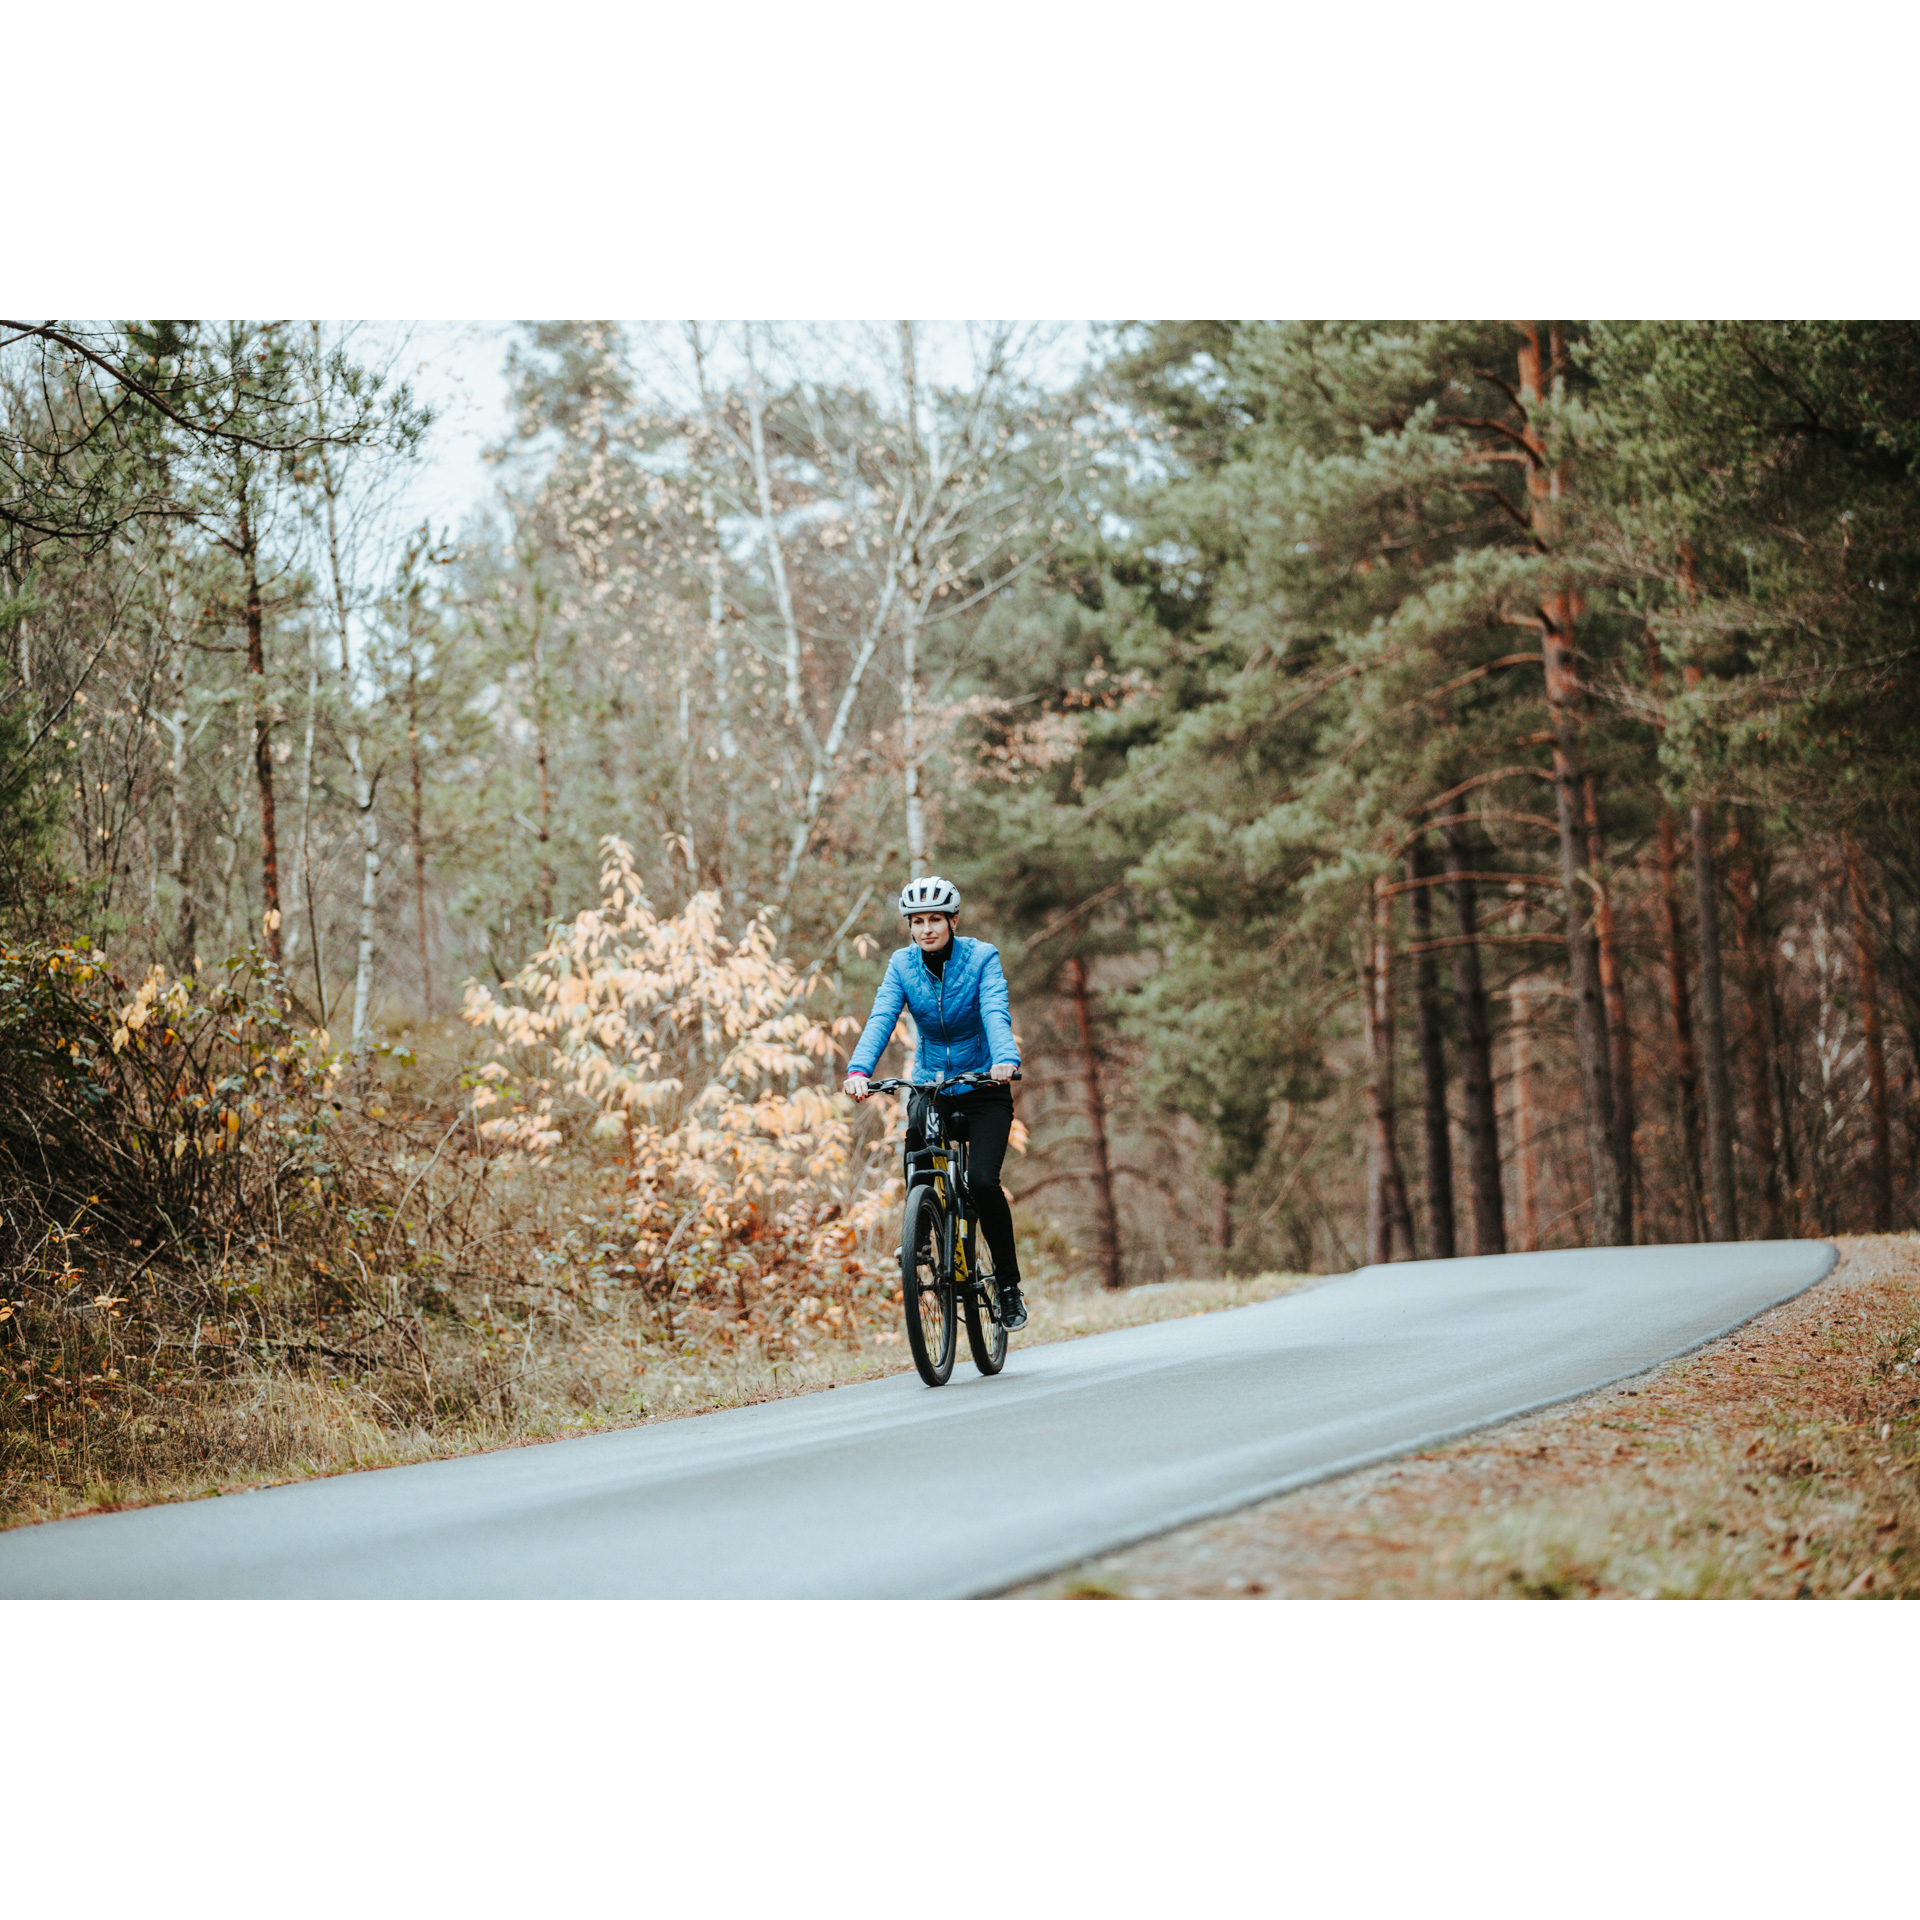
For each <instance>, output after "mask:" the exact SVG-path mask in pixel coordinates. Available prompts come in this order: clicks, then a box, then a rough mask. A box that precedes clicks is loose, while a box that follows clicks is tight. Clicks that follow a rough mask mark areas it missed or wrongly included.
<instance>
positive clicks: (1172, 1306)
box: [0, 1248, 1315, 1526]
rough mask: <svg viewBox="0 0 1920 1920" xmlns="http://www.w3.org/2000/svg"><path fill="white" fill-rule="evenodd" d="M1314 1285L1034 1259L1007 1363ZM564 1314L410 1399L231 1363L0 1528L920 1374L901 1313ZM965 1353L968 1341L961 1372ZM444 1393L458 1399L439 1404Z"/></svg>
mask: <svg viewBox="0 0 1920 1920" xmlns="http://www.w3.org/2000/svg"><path fill="white" fill-rule="evenodd" d="M1064 1251H1065V1249H1064V1248H1062V1249H1060V1252H1064ZM1314 1283H1315V1282H1314V1280H1313V1278H1312V1276H1307V1275H1298V1274H1260V1275H1257V1276H1255V1277H1252V1278H1248V1279H1218V1280H1192V1281H1174V1282H1167V1283H1163V1284H1161V1285H1158V1286H1151V1287H1138V1288H1130V1289H1127V1290H1125V1291H1122V1292H1120V1293H1111V1294H1110V1293H1104V1292H1102V1291H1100V1290H1099V1289H1098V1288H1096V1287H1094V1286H1092V1285H1091V1284H1090V1283H1089V1282H1088V1281H1087V1280H1086V1279H1085V1278H1084V1277H1082V1276H1080V1275H1079V1274H1078V1273H1077V1272H1076V1271H1075V1270H1074V1269H1073V1268H1072V1267H1070V1266H1068V1265H1067V1264H1065V1263H1064V1262H1063V1261H1062V1259H1061V1258H1060V1257H1059V1255H1058V1254H1057V1253H1056V1254H1052V1255H1050V1254H1048V1253H1047V1252H1045V1251H1041V1250H1036V1253H1035V1255H1034V1257H1033V1260H1032V1262H1031V1264H1030V1274H1029V1285H1028V1287H1027V1297H1028V1301H1029V1305H1030V1309H1031V1318H1030V1320H1029V1323H1028V1326H1027V1328H1026V1330H1025V1331H1024V1332H1022V1333H1021V1334H1020V1335H1018V1336H1017V1338H1016V1343H1015V1344H1016V1353H1017V1349H1018V1348H1019V1347H1020V1346H1032V1345H1035V1344H1039V1343H1042V1342H1046V1341H1052V1340H1071V1339H1077V1338H1080V1337H1082V1336H1084V1335H1087V1334H1092V1333H1102V1332H1106V1331H1108V1330H1109V1329H1111V1328H1114V1327H1123V1326H1138V1325H1143V1324H1145V1323H1147V1322H1149V1321H1154V1320H1166V1319H1172V1318H1177V1317H1179V1316H1181V1315H1183V1314H1193V1313H1208V1312H1214V1311H1217V1310H1219V1309H1221V1308H1224V1307H1234V1306H1243V1305H1246V1304H1247V1303H1249V1302H1251V1301H1255V1300H1266V1299H1272V1298H1274V1297H1275V1296H1277V1295H1279V1294H1282V1293H1287V1292H1291V1291H1293V1290H1294V1289H1296V1288H1299V1287H1303V1286H1309V1285H1312V1284H1314ZM492 1304H493V1303H492V1302H491V1301H489V1302H487V1305H486V1309H485V1313H487V1314H491V1310H492ZM572 1305H573V1309H574V1310H573V1311H572V1312H570V1313H562V1312H561V1311H560V1310H559V1308H558V1307H557V1306H555V1307H553V1308H552V1311H551V1312H550V1313H549V1314H547V1315H545V1316H544V1317H543V1316H542V1315H540V1314H538V1313H530V1314H527V1315H526V1316H525V1317H524V1318H520V1319H509V1318H507V1317H506V1315H505V1313H504V1312H502V1313H501V1314H499V1315H495V1316H493V1317H491V1318H488V1317H475V1318H474V1319H472V1320H471V1321H461V1322H459V1323H455V1322H452V1321H447V1322H445V1323H444V1324H442V1325H440V1326H437V1327H434V1328H431V1329H429V1338H428V1340H427V1343H426V1351H427V1353H428V1354H429V1355H430V1360H429V1363H428V1366H429V1373H430V1377H429V1378H428V1379H426V1380H422V1381H406V1380H405V1376H399V1379H400V1381H401V1382H402V1383H403V1384H405V1385H408V1386H410V1387H411V1388H412V1391H411V1392H407V1393H402V1392H400V1391H398V1389H397V1386H396V1379H395V1377H393V1376H390V1375H382V1376H380V1377H379V1378H377V1379H369V1378H350V1377H341V1376H334V1377H328V1376H327V1375H326V1373H325V1372H324V1370H322V1369H316V1370H315V1371H314V1372H313V1373H311V1374H307V1375H302V1374H299V1373H296V1372H291V1371H289V1370H288V1369H286V1368H285V1367H283V1366H263V1365H247V1364H245V1363H244V1362H242V1363H241V1364H240V1369H239V1370H238V1371H237V1372H235V1373H234V1374H233V1375H231V1376H230V1377H229V1378H227V1379H225V1380H224V1381H218V1382H213V1383H201V1384H199V1385H197V1386H195V1387H194V1389H193V1390H192V1392H191V1393H190V1394H188V1393H183V1394H182V1395H181V1396H180V1398H179V1399H178V1400H177V1401H176V1402H175V1403H174V1404H172V1405H163V1406H161V1407H159V1408H158V1409H156V1410H152V1411H148V1412H145V1413H142V1414H140V1415H138V1416H135V1417H133V1418H131V1419H130V1420H128V1421H126V1422H123V1423H121V1424H120V1425H119V1426H117V1427H115V1428H113V1429H111V1430H103V1429H102V1428H100V1427H99V1426H98V1425H97V1424H96V1425H94V1426H91V1427H78V1426H77V1427H76V1428H75V1429H74V1435H75V1437H74V1438H73V1439H71V1440H69V1441H67V1442H66V1443H64V1447H63V1445H62V1443H61V1442H60V1441H57V1440H56V1441H52V1442H51V1443H50V1448H51V1449H52V1452H51V1457H49V1455H48V1453H46V1452H43V1453H42V1454H41V1455H40V1456H39V1457H38V1458H36V1459H35V1460H33V1461H31V1462H28V1461H21V1462H17V1463H16V1465H15V1468H14V1470H13V1471H12V1472H10V1473H9V1474H8V1475H7V1476H6V1478H5V1480H4V1482H0V1494H3V1495H4V1506H0V1525H10V1526H20V1525H30V1524H33V1523H35V1522H38V1521H44V1520H55V1519H62V1518H66V1517H70V1516H72V1515H75V1514H81V1513H91V1512H103V1511H110V1510H113V1509H115V1508H120V1507H129V1506H144V1505H149V1504H152V1503H155V1502H160V1501H169V1500H189V1499H197V1498H201V1497H204V1496H206V1495H210V1494H218V1493H230V1492H237V1491H239V1490H241V1489H243V1488H246V1487H259V1486H274V1485H279V1484H282V1483H284V1482H287V1481H292V1480H303V1479H313V1478H318V1477H321V1476H324V1475H328V1474H335V1473H353V1472H360V1471H364V1470H366V1469H369V1468H376V1467H390V1466H401V1465H405V1464H408V1463H411V1462H415V1461H422V1460H438V1459H450V1458H453V1457H455V1456H457V1455H461V1454H468V1453H482V1452H487V1451H489V1450H491V1449H494V1448H498V1447H510V1446H523V1445H528V1444H532V1443H537V1442H540V1441H546V1440H558V1439H564V1438H567V1437H569V1436H571V1435H575V1434H581V1433H593V1432H600V1431H603V1430H605V1429H608V1428H615V1427H631V1426H639V1425H644V1424H647V1423H649V1422H652V1421H656V1420H668V1419H676V1418H680V1417H683V1416H685V1415H687V1414H694V1413H709V1412H712V1411H714V1410H716V1409H718V1408H721V1407H736V1406H744V1405H748V1404H750V1403H753V1402H756V1401H762V1400H775V1399H782V1398H785V1397H786V1396H788V1395H791V1394H798V1393H813V1392H819V1391H822V1390H825V1389H827V1388H832V1387H839V1386H844V1385H848V1384H850V1383H852V1382H855V1381H859V1380H871V1379H877V1378H879V1377H880V1376H882V1375H885V1374H892V1373H902V1372H908V1373H910V1372H911V1371H912V1367H913V1362H912V1359H911V1357H910V1356H909V1355H908V1352H907V1348H906V1341H905V1337H904V1335H903V1334H902V1332H901V1331H900V1328H899V1321H898V1317H897V1309H894V1310H893V1312H892V1313H891V1314H889V1315H888V1317H887V1318H886V1319H885V1320H884V1322H879V1321H877V1320H876V1319H875V1318H872V1317H868V1318H866V1319H864V1320H863V1321H862V1322H861V1323H860V1324H855V1323H854V1321H853V1318H852V1316H846V1317H845V1318H846V1324H845V1325H844V1327H843V1328H842V1329H839V1330H836V1329H835V1328H834V1326H833V1324H832V1323H831V1322H830V1321H823V1323H822V1325H821V1326H820V1327H819V1328H817V1329H815V1338H814V1340H813V1342H812V1344H810V1345H808V1346H806V1347H804V1348H802V1349H800V1350H796V1351H790V1352H781V1351H778V1350H776V1351H772V1352H769V1351H768V1349H767V1346H766V1344H765V1343H762V1342H758V1341H755V1340H752V1339H742V1340H737V1341H733V1342H731V1343H729V1342H726V1341H724V1340H722V1339H719V1338H717V1337H715V1328H714V1327H713V1326H712V1325H705V1326H701V1325H698V1324H693V1325H689V1324H688V1323H686V1322H685V1321H682V1322H680V1323H678V1325H677V1332H678V1334H679V1337H678V1338H675V1337H671V1336H670V1335H669V1333H668V1332H667V1330H666V1328H665V1326H663V1324H662V1321H661V1319H660V1316H659V1315H658V1313H657V1311H656V1310H655V1309H654V1308H653V1307H652V1306H651V1305H650V1304H649V1303H647V1302H646V1301H644V1300H640V1299H635V1298H633V1297H631V1296H623V1295H620V1294H619V1293H617V1292H606V1291H603V1292H602V1294H601V1296H600V1298H599V1299H598V1300H597V1301H596V1300H594V1299H592V1298H588V1299H585V1300H576V1301H574V1302H573V1303H572ZM596 1315H597V1316H598V1318H597V1320H596V1319H593V1318H592V1317H591V1316H596ZM964 1355H965V1347H964V1342H963V1343H962V1359H961V1362H960V1364H961V1365H962V1366H963V1367H964V1366H965V1365H966V1364H967V1362H966V1360H965V1357H964ZM1014 1364H1016V1365H1017V1364H1018V1362H1017V1359H1016V1361H1015V1363H1014ZM450 1384H452V1385H454V1386H456V1387H457V1391H455V1392H452V1393H450V1392H449V1385H450ZM382 1389H384V1391H382Z"/></svg>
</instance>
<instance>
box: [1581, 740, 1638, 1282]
mask: <svg viewBox="0 0 1920 1920" xmlns="http://www.w3.org/2000/svg"><path fill="white" fill-rule="evenodd" d="M1583 786H1584V792H1585V799H1586V821H1587V871H1588V874H1589V875H1590V877H1591V881H1592V885H1593V890H1594V892H1593V940H1594V952H1595V955H1596V957H1597V959H1598V961H1599V967H1600V1000H1601V1004H1602V1005H1603V1006H1604V1007H1605V1009H1606V1015H1607V1078H1608V1081H1609V1083H1610V1084H1611V1086H1612V1090H1613V1157H1614V1160H1615V1162H1616V1164H1617V1165H1618V1167H1619V1170H1620V1208H1621V1215H1622V1219H1623V1223H1624V1226H1623V1231H1624V1233H1625V1236H1626V1241H1627V1244H1629V1245H1631V1244H1632V1241H1633V1237H1634V1233H1633V1188H1634V1163H1633V1043H1632V1036H1631V1034H1630V1033H1629V1031H1628V1028H1627V996H1626V978H1625V974H1624V971H1623V970H1622V968H1621V965H1620V948H1619V943H1618V941H1617V940H1616V939H1615V936H1614V923H1613V880H1612V876H1611V875H1610V874H1608V872H1607V849H1606V842H1605V841H1604V840H1603V839H1602V838H1601V836H1600V801H1599V796H1598V794H1597V793H1596V791H1595V788H1594V779H1593V769H1592V767H1591V766H1589V767H1588V768H1587V770H1586V777H1585V780H1584V782H1583Z"/></svg>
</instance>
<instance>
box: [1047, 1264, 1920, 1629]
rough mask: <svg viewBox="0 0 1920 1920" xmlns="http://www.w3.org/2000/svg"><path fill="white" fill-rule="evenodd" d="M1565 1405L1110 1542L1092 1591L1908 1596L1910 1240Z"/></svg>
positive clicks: (1919, 1278)
mask: <svg viewBox="0 0 1920 1920" xmlns="http://www.w3.org/2000/svg"><path fill="white" fill-rule="evenodd" d="M1837 1244H1838V1245H1839V1247H1840V1249H1841V1261H1840V1265H1839V1266H1838V1267H1837V1268H1836V1269H1835V1270H1834V1272H1833V1273H1832V1274H1830V1275H1829V1276H1828V1277H1827V1279H1826V1280H1824V1281H1822V1282H1821V1283H1820V1284H1819V1285H1818V1286H1816V1287H1814V1288H1812V1289H1810V1290H1809V1291H1808V1292H1807V1293H1805V1294H1803V1295H1801V1296H1800V1297H1799V1298H1798V1299H1796V1300H1792V1301H1789V1302H1787V1303H1786V1304H1785V1305H1783V1306H1780V1307H1776V1308H1774V1309H1773V1310H1772V1311H1770V1312H1768V1313H1765V1314H1763V1315H1761V1316H1760V1317H1759V1318H1758V1319H1757V1320H1755V1321H1753V1322H1752V1323H1750V1324H1749V1325H1748V1326H1746V1327H1744V1328H1742V1329H1741V1330H1740V1331H1739V1332H1738V1333H1736V1334H1733V1335H1732V1336H1730V1337H1729V1338H1728V1339H1726V1340H1723V1341H1719V1342H1716V1343H1715V1344H1714V1345H1713V1346H1712V1347H1709V1348H1706V1349H1704V1350H1702V1351H1701V1352H1699V1353H1696V1354H1691V1355H1688V1356H1686V1357H1685V1358H1682V1359H1679V1360H1675V1361H1670V1362H1668V1363H1667V1364H1665V1365H1663V1366H1661V1367H1658V1368H1656V1369H1654V1371H1653V1372H1651V1373H1650V1374H1647V1375H1644V1376H1641V1377H1640V1378H1638V1379H1634V1380H1630V1381H1627V1382H1626V1383H1624V1384H1623V1385H1621V1386H1618V1387H1614V1388H1610V1389H1607V1390H1606V1391H1604V1392H1601V1393H1597V1394H1594V1395H1591V1396H1589V1397H1588V1398H1586V1399H1583V1400H1580V1401H1578V1402H1575V1403H1573V1404H1572V1405H1569V1406H1566V1407H1560V1408H1554V1409H1551V1410H1549V1411H1547V1412H1545V1413H1542V1414H1538V1415H1534V1416H1531V1417H1529V1418H1527V1419H1525V1420H1517V1421H1514V1422H1512V1423H1511V1424H1509V1425H1507V1426H1505V1427H1501V1428H1498V1429H1495V1430H1494V1431H1492V1432H1490V1433H1486V1434H1481V1435H1475V1436H1473V1437H1471V1438H1468V1439H1464V1440H1461V1441H1458V1442H1455V1443H1453V1444H1451V1445H1449V1446H1445V1447H1437V1448H1434V1449H1432V1450H1431V1451H1429V1452H1426V1453H1423V1454H1420V1455H1418V1456H1416V1457H1413V1458H1409V1459H1405V1460H1399V1461H1395V1462H1392V1463H1390V1464H1388V1465H1386V1466H1381V1467H1376V1468H1372V1469H1369V1470H1368V1471H1366V1472H1363V1473H1358V1474H1353V1475H1350V1476H1348V1477H1346V1478H1344V1479H1341V1480H1337V1481H1332V1482H1329V1483H1327V1484H1325V1485H1322V1486H1317V1487H1310V1488H1307V1489H1304V1490H1302V1491H1301V1492H1299V1493H1294V1494H1287V1495H1283V1496H1281V1497H1279V1498H1277V1499H1273V1500H1268V1501H1264V1502H1262V1503H1261V1504H1259V1505H1258V1506H1255V1507H1250V1508H1247V1509H1244V1510H1243V1511H1241V1512H1239V1513H1234V1514H1229V1515H1226V1516H1223V1517H1222V1518H1220V1519H1217V1520H1210V1521H1204V1522H1201V1523H1198V1524H1196V1525H1194V1526H1191V1527H1184V1528H1181V1529H1180V1530H1179V1531H1178V1532H1176V1533H1173V1534H1169V1535H1166V1536H1164V1537H1163V1538H1161V1539H1158V1540H1151V1541H1146V1542H1143V1543H1142V1544H1141V1545H1139V1546H1136V1547H1131V1548H1128V1549H1126V1550H1124V1551H1121V1552H1118V1553H1113V1554H1107V1555H1104V1556H1102V1557H1101V1558H1099V1559H1097V1560H1094V1561H1090V1562H1088V1563H1086V1564H1085V1565H1083V1566H1079V1567H1075V1568H1072V1569H1070V1570H1068V1571H1066V1572H1064V1573H1062V1574H1060V1575H1057V1576H1055V1577H1054V1578H1052V1579H1050V1580H1046V1581H1042V1582H1038V1583H1035V1584H1034V1585H1032V1586H1029V1587H1025V1588H1022V1589H1020V1590H1019V1592H1020V1594H1021V1595H1023V1596H1027V1595H1030V1596H1045V1597H1085V1598H1107V1597H1113V1598H1122V1597H1138V1598H1213V1597H1218V1598H1236V1597H1257V1596H1262V1595H1265V1596H1268V1597H1273V1598H1345V1597H1351V1598H1383V1599H1384V1598H1412V1597H1461V1598H1496V1597H1515V1598H1539V1599H1567V1598H1608V1597H1613V1598H1628V1597H1641V1598H1656V1597H1672V1598H1735V1597H1751V1598H1768V1599H1788V1598H1799V1599H1816V1598H1818V1599H1826V1598H1883V1597H1903V1598H1904V1597H1912V1596H1914V1595H1916V1594H1920V1238H1916V1237H1915V1236H1912V1235H1902V1236H1871V1237H1869V1236H1862V1237H1849V1238H1845V1239H1842V1240H1840V1241H1839V1242H1837Z"/></svg>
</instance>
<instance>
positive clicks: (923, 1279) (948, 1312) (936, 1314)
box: [900, 1187, 959, 1387]
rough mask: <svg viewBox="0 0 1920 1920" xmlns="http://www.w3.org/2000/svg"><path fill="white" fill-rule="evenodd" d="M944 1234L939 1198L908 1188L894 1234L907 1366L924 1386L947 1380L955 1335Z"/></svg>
mask: <svg viewBox="0 0 1920 1920" xmlns="http://www.w3.org/2000/svg"><path fill="white" fill-rule="evenodd" d="M949 1231H950V1225H949V1220H948V1215H947V1210H946V1208H945V1207H943V1206H942V1205H941V1204H940V1196H939V1195H938V1194H937V1193H935V1192H934V1190H933V1189H932V1188H931V1187H915V1188H913V1189H912V1190H911V1191H910V1192H909V1193H908V1195H907V1217H906V1219H905V1221H904V1222H903V1223H902V1226H901V1231H900V1301H901V1305H902V1307H903V1308H904V1310H905V1312H906V1316H907V1344H908V1345H909V1346H910V1347H912V1349H913V1364H914V1365H915V1366H916V1367H918V1368H919V1369H920V1378H921V1379H922V1380H924V1381H925V1382H926V1383H927V1385H928V1386H930V1387H944V1386H945V1385H946V1384H947V1381H948V1380H949V1379H950V1378H951V1377H952V1374H953V1350H954V1346H955V1343H956V1340H957V1337H958V1334H959V1327H958V1325H957V1324H956V1322H957V1320H958V1316H957V1315H956V1314H955V1312H954V1299H953V1291H954V1290H953V1250H952V1248H951V1247H950V1246H949V1245H948V1235H949Z"/></svg>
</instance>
